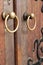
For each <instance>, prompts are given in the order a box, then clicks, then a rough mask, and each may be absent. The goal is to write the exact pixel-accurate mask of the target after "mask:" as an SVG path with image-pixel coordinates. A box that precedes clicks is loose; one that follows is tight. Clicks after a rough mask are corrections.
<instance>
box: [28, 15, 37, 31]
mask: <svg viewBox="0 0 43 65" xmlns="http://www.w3.org/2000/svg"><path fill="white" fill-rule="evenodd" d="M30 17H32V18H33V19H34V22H35V25H34V27H33V28H30V26H29V19H30ZM27 27H28V29H29V30H31V31H33V30H34V29H35V28H36V17H35V16H34V14H31V15H30V16H28V19H27Z"/></svg>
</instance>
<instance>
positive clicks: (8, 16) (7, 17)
mask: <svg viewBox="0 0 43 65" xmlns="http://www.w3.org/2000/svg"><path fill="white" fill-rule="evenodd" d="M9 18H10V15H7V16H6V18H5V27H6V29H7V31H8V32H10V33H14V32H16V31H17V30H18V27H19V20H18V17H17V16H16V15H15V16H14V18H16V19H17V27H16V28H15V30H13V31H12V30H10V29H9V28H8V25H7V21H8V19H9Z"/></svg>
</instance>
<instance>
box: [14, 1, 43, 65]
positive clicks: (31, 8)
mask: <svg viewBox="0 0 43 65" xmlns="http://www.w3.org/2000/svg"><path fill="white" fill-rule="evenodd" d="M42 5H43V3H42V1H41V0H37V1H35V0H16V13H17V15H18V17H19V30H18V31H17V33H15V47H16V49H15V52H16V55H15V57H16V59H15V60H16V65H28V64H27V62H28V59H29V58H32V60H33V63H36V62H37V61H38V59H37V55H36V53H37V52H36V49H37V46H36V48H35V51H34V52H33V48H34V41H35V40H36V39H39V40H40V38H41V28H42V27H43V13H42V12H41V8H42ZM25 12H27V13H28V14H31V13H34V14H35V17H36V23H37V24H36V28H35V30H33V31H30V30H29V29H28V28H27V25H26V22H27V21H24V20H23V14H24V13H25ZM33 26H34V21H33V20H31V22H30V27H33ZM42 46H43V45H42ZM39 54H40V56H41V53H40V52H39ZM42 56H43V54H42ZM42 63H43V62H41V64H42ZM30 65H31V64H30ZM36 65H37V64H36ZM42 65H43V64H42Z"/></svg>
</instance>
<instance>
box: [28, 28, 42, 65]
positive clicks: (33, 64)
mask: <svg viewBox="0 0 43 65" xmlns="http://www.w3.org/2000/svg"><path fill="white" fill-rule="evenodd" d="M41 33H42V38H41V39H40V40H38V39H36V40H35V42H34V49H33V52H34V51H35V45H36V44H37V50H36V55H37V59H38V61H37V62H36V63H34V61H33V60H32V58H30V59H28V63H27V65H31V64H30V62H32V65H41V63H42V62H43V57H40V56H39V53H38V50H39V49H40V50H41V52H42V53H43V48H42V47H41V48H40V45H41V42H43V28H42V29H41Z"/></svg>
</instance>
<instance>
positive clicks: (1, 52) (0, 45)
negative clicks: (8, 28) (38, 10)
mask: <svg viewBox="0 0 43 65" xmlns="http://www.w3.org/2000/svg"><path fill="white" fill-rule="evenodd" d="M2 11H3V0H0V65H5V56H6V55H5V32H4V21H3V20H2V17H1V13H2Z"/></svg>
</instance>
